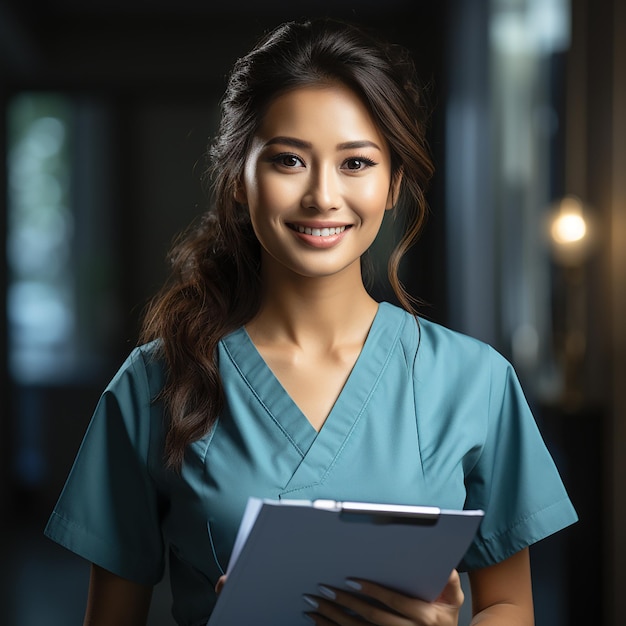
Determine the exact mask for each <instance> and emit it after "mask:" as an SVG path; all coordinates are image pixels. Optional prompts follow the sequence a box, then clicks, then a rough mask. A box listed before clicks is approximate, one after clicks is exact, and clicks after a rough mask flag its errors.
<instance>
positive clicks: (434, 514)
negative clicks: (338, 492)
mask: <svg viewBox="0 0 626 626" xmlns="http://www.w3.org/2000/svg"><path fill="white" fill-rule="evenodd" d="M312 504H313V507H314V508H316V509H321V510H325V511H333V512H336V513H339V517H340V518H341V520H342V521H346V522H364V523H368V524H378V525H387V524H403V525H404V524H408V525H411V526H432V525H434V524H436V523H437V521H438V520H439V516H440V515H441V509H439V508H438V507H434V506H412V505H401V504H373V503H370V502H339V501H337V500H314V501H313V503H312Z"/></svg>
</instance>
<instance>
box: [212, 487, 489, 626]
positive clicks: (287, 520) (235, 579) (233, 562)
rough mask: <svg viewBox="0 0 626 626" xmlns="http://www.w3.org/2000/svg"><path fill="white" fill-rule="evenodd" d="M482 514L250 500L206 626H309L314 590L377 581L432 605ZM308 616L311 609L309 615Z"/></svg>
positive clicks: (418, 507)
mask: <svg viewBox="0 0 626 626" xmlns="http://www.w3.org/2000/svg"><path fill="white" fill-rule="evenodd" d="M482 517H483V512H482V511H480V510H473V511H451V510H443V509H439V508H436V507H420V506H403V505H380V504H372V503H362V502H335V501H333V500H316V501H313V502H310V501H303V500H280V501H274V500H260V499H258V498H250V500H249V502H248V505H247V507H246V512H245V513H244V517H243V519H242V522H241V525H240V528H239V533H238V535H237V539H236V541H235V546H234V548H233V554H232V556H231V559H230V563H229V566H228V572H227V574H228V579H227V583H226V585H225V586H224V588H223V589H222V592H221V594H220V596H219V598H218V601H217V604H216V606H215V609H214V611H213V614H212V615H211V618H210V619H209V622H208V625H207V626H234V625H244V624H260V625H268V626H269V625H271V626H294V624H299V623H304V620H303V619H302V613H303V612H304V611H305V610H306V609H307V607H306V605H305V603H304V601H303V599H302V595H303V594H305V593H307V594H314V595H315V594H317V593H318V585H319V584H326V585H330V586H336V587H340V588H341V587H344V585H345V580H346V578H348V577H357V578H364V579H368V580H373V581H375V582H378V583H380V584H383V585H386V586H388V587H390V588H393V589H397V590H398V591H401V592H403V593H406V594H409V595H412V596H415V597H419V598H422V599H424V600H427V601H432V600H434V599H435V598H436V597H437V596H438V595H439V593H441V590H442V589H443V587H444V586H445V583H446V581H447V580H448V576H449V575H450V572H451V571H452V570H453V569H454V568H455V567H456V566H457V565H458V563H459V562H460V561H461V559H462V558H463V555H464V554H465V551H466V550H467V548H468V546H469V544H470V543H471V541H472V539H473V537H474V535H475V533H476V531H477V529H478V526H479V524H480V521H481V520H482ZM309 608H310V607H309Z"/></svg>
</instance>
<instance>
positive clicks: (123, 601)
mask: <svg viewBox="0 0 626 626" xmlns="http://www.w3.org/2000/svg"><path fill="white" fill-rule="evenodd" d="M151 598H152V587H147V586H145V585H140V584H139V583H134V582H131V581H130V580H126V579H125V578H120V577H119V576H116V575H115V574H112V573H111V572H109V571H107V570H105V569H103V568H101V567H99V566H97V565H92V566H91V578H90V580H89V596H88V598H87V610H86V612H85V621H84V623H83V626H145V625H146V621H147V619H148V610H149V608H150V600H151Z"/></svg>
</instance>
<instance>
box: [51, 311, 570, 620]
mask: <svg viewBox="0 0 626 626" xmlns="http://www.w3.org/2000/svg"><path fill="white" fill-rule="evenodd" d="M219 367H220V373H221V377H222V381H223V384H224V389H225V393H226V404H225V407H224V409H223V411H222V413H221V415H220V418H219V421H218V422H217V424H216V426H215V428H214V429H213V430H212V431H211V432H210V433H209V434H207V435H206V436H204V437H203V438H202V439H200V440H199V441H196V442H195V443H193V444H191V446H190V447H189V450H188V452H187V455H186V458H185V462H184V465H183V467H182V471H181V473H180V474H176V473H175V472H172V471H168V470H166V469H165V467H164V464H163V444H164V439H165V430H166V425H167V420H166V419H165V418H164V412H163V406H162V404H161V402H159V401H158V400H155V398H156V397H157V395H158V393H159V391H160V390H161V388H162V386H163V383H164V368H163V364H162V362H161V361H160V360H159V357H158V351H157V344H154V343H153V344H148V345H146V346H142V347H140V348H137V349H136V350H134V352H133V353H132V354H131V355H130V357H129V358H128V360H127V361H126V363H125V364H124V365H123V366H122V368H121V369H120V371H119V372H118V373H117V375H116V376H115V378H114V379H113V380H112V381H111V383H110V385H109V386H108V387H107V389H106V391H105V392H104V394H103V396H102V398H101V400H100V402H99V404H98V406H97V408H96V411H95V414H94V416H93V419H92V421H91V424H90V426H89V429H88V431H87V433H86V435H85V439H84V441H83V444H82V446H81V449H80V451H79V454H78V456H77V458H76V461H75V464H74V467H73V469H72V472H71V474H70V476H69V478H68V481H67V484H66V486H65V488H64V490H63V493H62V495H61V497H60V499H59V502H58V504H57V506H56V508H55V510H54V513H53V514H52V517H51V519H50V521H49V523H48V526H47V528H46V534H47V535H48V537H50V538H52V539H53V540H55V541H57V542H59V543H60V544H62V545H64V546H66V547H67V548H69V549H70V550H72V551H74V552H76V553H77V554H80V555H81V556H83V557H84V558H86V559H88V560H89V561H91V562H93V563H96V564H98V565H100V566H102V567H104V568H105V569H108V570H110V571H111V572H114V573H115V574H117V575H119V576H122V577H125V578H128V579H131V580H134V581H137V582H139V583H144V584H148V585H152V584H155V583H157V582H158V581H159V580H160V579H161V577H162V575H163V571H164V563H165V558H166V553H167V554H168V555H169V568H170V579H171V586H172V593H173V598H174V606H173V614H174V617H175V619H176V621H177V622H178V623H179V624H181V625H182V626H199V625H202V626H204V624H205V623H206V621H207V619H208V617H209V615H210V613H211V610H212V607H213V605H214V603H215V600H216V598H215V593H214V591H213V588H214V585H215V583H216V582H217V579H218V578H219V576H220V575H221V574H222V573H223V572H224V571H225V570H226V567H227V565H228V559H229V556H230V552H231V549H232V546H233V543H234V539H235V535H236V532H237V528H238V525H239V521H240V519H241V516H242V513H243V509H244V507H245V504H246V501H247V499H248V497H249V496H257V497H264V498H275V499H279V498H289V499H307V500H313V499H316V498H331V499H336V500H362V501H373V502H379V503H403V504H421V505H434V506H440V507H445V508H458V509H460V508H480V509H484V510H485V512H486V515H485V518H484V521H483V522H482V525H481V527H480V530H479V533H478V535H477V537H476V539H475V541H474V542H473V544H472V545H471V547H470V549H469V550H468V552H467V554H466V556H465V558H464V560H463V562H462V563H461V569H475V568H480V567H485V566H487V565H491V564H494V563H496V562H499V561H501V560H503V559H506V558H507V557H509V556H511V555H512V554H514V553H515V552H517V551H519V550H521V549H522V548H524V547H526V546H527V545H529V544H531V543H533V542H536V541H538V540H540V539H542V538H544V537H546V536H547V535H550V534H551V533H554V532H556V531H557V530H559V529H561V528H563V527H564V526H567V525H569V524H571V523H572V522H574V521H575V520H576V513H575V511H574V509H573V507H572V505H571V503H570V501H569V499H568V497H567V494H566V491H565V489H564V487H563V485H562V482H561V479H560V478H559V475H558V473H557V470H556V468H555V466H554V464H553V461H552V459H551V457H550V455H549V454H548V452H547V450H546V448H545V445H544V443H543V441H542V439H541V436H540V434H539V431H538V429H537V426H536V424H535V421H534V419H533V417H532V415H531V413H530V411H529V408H528V406H527V403H526V401H525V399H524V395H523V393H522V391H521V388H520V386H519V383H518V381H517V378H516V376H515V373H514V372H513V369H512V368H511V366H510V365H509V364H508V363H507V362H506V361H505V360H504V359H503V358H502V357H501V356H500V355H499V354H498V353H497V352H495V351H494V350H493V349H492V348H490V347H489V346H487V345H486V344H483V343H481V342H479V341H476V340H474V339H471V338H468V337H466V336H464V335H461V334H459V333H455V332H452V331H450V330H447V329H445V328H443V327H441V326H439V325H437V324H434V323H432V322H429V321H427V320H420V321H419V325H418V324H417V323H416V320H415V318H413V317H412V316H411V315H409V314H408V313H406V312H404V311H402V310H401V309H398V308H397V307H394V306H392V305H390V304H387V303H382V304H380V306H379V309H378V313H377V315H376V317H375V319H374V322H373V324H372V327H371V329H370V332H369V335H368V337H367V341H366V342H365V345H364V347H363V350H362V352H361V355H360V356H359V358H358V360H357V362H356V364H355V366H354V369H353V371H352V373H351V374H350V377H349V379H348V381H347V382H346V385H345V387H344V389H343V390H342V392H341V394H340V396H339V398H338V399H337V401H336V403H335V405H334V407H333V409H332V411H331V413H330V415H329V416H328V418H327V420H326V422H325V423H324V426H323V428H322V429H321V430H320V431H319V433H318V432H316V431H315V429H314V428H313V427H312V426H311V424H310V423H309V422H308V420H307V419H306V417H305V416H304V415H303V414H302V412H301V411H300V410H299V409H298V407H297V406H296V405H295V403H294V402H293V401H292V399H291V398H290V397H289V395H288V394H287V393H286V392H285V391H284V389H283V388H282V387H281V385H280V383H279V382H278V380H277V379H276V378H275V376H274V375H273V374H272V372H271V370H270V369H269V368H268V366H267V365H266V363H265V362H264V361H263V359H262V358H261V356H260V354H259V353H258V352H257V350H256V348H255V347H254V344H253V343H252V342H251V340H250V338H249V336H248V334H247V332H246V330H245V329H243V328H241V329H239V330H237V331H235V332H233V333H232V334H230V335H228V336H227V337H225V338H224V339H223V340H222V341H221V342H220V344H219ZM299 566H305V564H299V563H296V564H295V567H299ZM267 575H270V576H271V563H268V569H267V571H264V572H259V576H267ZM321 582H323V581H321Z"/></svg>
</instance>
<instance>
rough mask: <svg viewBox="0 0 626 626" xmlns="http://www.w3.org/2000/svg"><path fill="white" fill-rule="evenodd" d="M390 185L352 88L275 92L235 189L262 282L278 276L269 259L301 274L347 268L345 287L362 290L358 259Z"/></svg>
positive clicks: (375, 135)
mask: <svg viewBox="0 0 626 626" xmlns="http://www.w3.org/2000/svg"><path fill="white" fill-rule="evenodd" d="M329 119H332V120H335V122H336V123H335V124H332V125H328V124H327V123H325V121H326V120H329ZM398 182H399V179H398ZM392 187H393V185H392V180H391V157H390V151H389V148H388V146H387V141H386V139H385V138H384V137H383V136H382V135H381V133H380V131H379V130H378V128H377V127H376V125H375V123H374V121H373V119H372V116H371V115H370V113H369V111H368V110H367V108H366V107H365V105H364V104H363V102H362V101H361V100H360V98H359V97H358V96H357V95H356V94H355V93H354V92H353V91H352V90H350V89H347V88H346V87H344V86H342V85H340V84H335V85H328V86H315V87H306V88H304V87H303V88H297V89H294V90H291V91H288V92H287V93H285V94H283V95H281V96H279V97H278V98H276V99H275V100H274V101H273V102H272V103H271V105H270V106H269V108H268V109H267V112H266V114H265V116H264V117H263V121H262V124H261V126H260V127H259V129H258V131H257V132H256V134H255V136H254V138H253V140H252V145H251V149H250V151H249V153H248V157H247V159H246V164H245V168H244V175H243V180H242V182H241V188H240V190H239V191H238V193H237V196H236V198H237V200H238V201H239V202H241V203H242V204H244V205H246V206H247V207H248V210H249V211H250V219H251V222H252V226H253V228H254V232H255V235H256V237H257V239H258V240H259V242H260V244H261V247H262V250H261V257H262V261H261V268H262V272H263V280H264V281H266V282H267V284H276V282H275V281H274V280H273V275H272V272H273V271H274V270H273V268H274V266H275V264H276V263H278V264H279V265H281V266H283V267H282V268H281V270H282V269H288V270H290V271H293V272H296V273H297V274H299V275H301V276H302V277H321V276H328V275H337V274H343V273H348V274H351V275H350V276H349V277H348V276H346V278H347V281H346V283H345V284H346V288H348V289H350V290H351V292H352V294H353V296H355V297H357V293H356V291H358V292H359V294H363V296H364V297H366V298H367V297H368V296H367V294H366V293H365V291H364V289H363V283H362V280H361V262H360V259H361V256H362V255H363V254H364V253H365V251H366V250H367V249H368V248H369V247H370V246H371V244H372V242H373V241H374V239H375V238H376V235H377V234H378V231H379V229H380V225H381V222H382V219H383V215H384V212H385V210H388V209H391V208H392V206H393V201H392V198H393V195H394V194H393V188H392ZM331 231H332V232H331ZM321 251H324V252H325V253H324V254H320V253H319V252H321ZM337 278H338V276H335V279H337Z"/></svg>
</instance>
